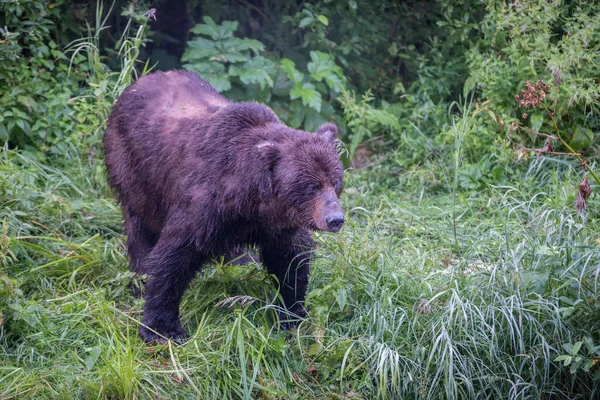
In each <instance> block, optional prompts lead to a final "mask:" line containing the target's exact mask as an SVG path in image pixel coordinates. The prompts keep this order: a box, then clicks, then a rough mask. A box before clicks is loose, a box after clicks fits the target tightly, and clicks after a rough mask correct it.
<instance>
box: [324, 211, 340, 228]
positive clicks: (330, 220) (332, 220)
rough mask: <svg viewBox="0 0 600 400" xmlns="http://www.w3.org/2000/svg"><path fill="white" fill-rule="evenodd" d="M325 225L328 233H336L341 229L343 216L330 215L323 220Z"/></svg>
mask: <svg viewBox="0 0 600 400" xmlns="http://www.w3.org/2000/svg"><path fill="white" fill-rule="evenodd" d="M325 223H327V230H328V231H329V232H337V231H339V230H340V229H342V225H344V215H343V214H338V213H336V214H331V215H328V216H327V218H325Z"/></svg>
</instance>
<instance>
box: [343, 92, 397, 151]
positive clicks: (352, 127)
mask: <svg viewBox="0 0 600 400" xmlns="http://www.w3.org/2000/svg"><path fill="white" fill-rule="evenodd" d="M373 100H374V97H373V95H372V94H371V92H370V91H367V92H366V93H365V94H364V95H363V96H362V100H361V101H360V102H357V100H356V95H355V94H354V92H349V91H347V90H343V91H342V97H340V99H339V101H340V103H341V104H342V109H343V110H344V122H345V123H346V126H347V127H348V130H349V135H348V136H349V138H350V144H349V145H348V152H349V156H350V158H352V156H353V155H354V152H355V151H356V148H357V147H358V145H359V144H360V143H361V142H362V141H363V140H365V139H367V138H371V137H373V136H374V135H375V134H379V133H381V132H383V131H386V130H389V131H392V132H393V131H396V132H398V131H400V129H401V128H400V124H399V122H398V118H397V117H396V116H395V115H394V114H392V113H391V112H388V111H386V110H383V109H377V108H374V107H373V106H371V104H370V103H371V102H373Z"/></svg>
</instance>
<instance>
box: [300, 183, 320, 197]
mask: <svg viewBox="0 0 600 400" xmlns="http://www.w3.org/2000/svg"><path fill="white" fill-rule="evenodd" d="M319 188H320V187H319V184H317V183H309V184H308V185H306V187H305V189H304V191H305V193H306V194H308V195H312V194H315V193H317V191H318V190H319Z"/></svg>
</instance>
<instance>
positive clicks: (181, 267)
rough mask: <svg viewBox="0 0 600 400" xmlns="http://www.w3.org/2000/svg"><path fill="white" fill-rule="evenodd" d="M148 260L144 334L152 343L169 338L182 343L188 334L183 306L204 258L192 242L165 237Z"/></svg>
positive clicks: (144, 337) (143, 336) (143, 321)
mask: <svg viewBox="0 0 600 400" xmlns="http://www.w3.org/2000/svg"><path fill="white" fill-rule="evenodd" d="M145 262H146V265H145V271H147V273H149V274H150V275H151V278H150V281H149V282H148V284H147V285H146V293H145V295H144V299H145V300H146V302H145V304H144V314H143V317H142V323H143V325H142V326H140V328H139V333H140V336H141V337H142V338H143V339H144V340H145V341H146V342H148V343H149V342H157V343H163V342H166V339H170V340H173V341H174V342H177V343H182V342H184V341H185V339H186V338H187V335H186V334H185V331H184V330H183V328H182V327H181V321H180V320H179V305H180V303H181V298H182V296H183V292H184V291H185V289H186V288H187V287H188V285H189V283H190V282H191V281H192V279H193V278H194V275H195V273H196V270H197V268H198V266H200V264H201V262H202V259H201V257H200V256H199V254H198V253H197V252H196V251H195V250H194V249H193V248H192V247H191V246H190V245H187V244H186V245H184V244H177V243H172V242H171V241H170V240H168V239H163V238H162V237H161V238H160V239H159V241H158V243H157V245H156V246H155V247H154V248H153V249H152V251H151V253H150V255H149V256H148V257H147V259H146V261H145ZM165 338H166V339H165Z"/></svg>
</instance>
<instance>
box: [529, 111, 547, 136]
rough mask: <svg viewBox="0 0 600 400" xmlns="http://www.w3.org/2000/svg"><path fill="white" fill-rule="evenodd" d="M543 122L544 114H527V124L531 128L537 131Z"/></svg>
mask: <svg viewBox="0 0 600 400" xmlns="http://www.w3.org/2000/svg"><path fill="white" fill-rule="evenodd" d="M543 123H544V114H539V113H533V114H531V115H530V116H529V124H530V126H531V130H532V131H535V132H539V131H540V129H542V124H543Z"/></svg>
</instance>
